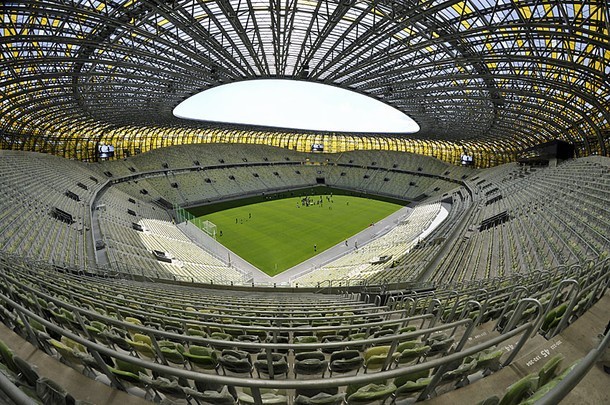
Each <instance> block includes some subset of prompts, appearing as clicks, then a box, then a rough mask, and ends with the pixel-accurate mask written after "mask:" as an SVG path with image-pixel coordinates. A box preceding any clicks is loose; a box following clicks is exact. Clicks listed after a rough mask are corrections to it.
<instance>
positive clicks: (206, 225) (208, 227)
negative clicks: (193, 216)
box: [199, 221, 216, 239]
mask: <svg viewBox="0 0 610 405" xmlns="http://www.w3.org/2000/svg"><path fill="white" fill-rule="evenodd" d="M199 228H201V230H203V232H205V233H207V234H208V235H210V236H211V237H212V238H214V239H216V225H214V223H213V222H210V221H201V223H200V224H199Z"/></svg>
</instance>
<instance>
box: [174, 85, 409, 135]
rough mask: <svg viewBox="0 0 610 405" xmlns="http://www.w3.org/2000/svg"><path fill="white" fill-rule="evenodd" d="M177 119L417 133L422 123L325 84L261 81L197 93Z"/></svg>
mask: <svg viewBox="0 0 610 405" xmlns="http://www.w3.org/2000/svg"><path fill="white" fill-rule="evenodd" d="M174 115H175V116H177V117H179V118H186V119H193V120H201V121H213V122H223V123H234V124H248V125H257V126H267V127H278V128H291V129H303V130H313V131H338V132H377V133H414V132H417V131H419V125H417V123H416V122H415V121H413V120H412V119H411V118H410V117H408V116H407V115H405V114H404V113H403V112H401V111H399V110H397V109H395V108H394V107H391V106H389V105H387V104H385V103H383V102H381V101H379V100H376V99H374V98H372V97H368V96H365V95H362V94H359V93H356V92H353V91H349V90H345V89H342V88H339V87H335V86H329V85H325V84H321V83H313V82H306V81H299V80H287V79H258V80H248V81H242V82H235V83H229V84H224V85H221V86H217V87H214V88H212V89H209V90H205V91H203V92H201V93H198V94H195V95H194V96H192V97H189V98H188V99H186V100H184V101H183V102H182V103H180V104H179V105H178V106H177V107H176V108H175V109H174Z"/></svg>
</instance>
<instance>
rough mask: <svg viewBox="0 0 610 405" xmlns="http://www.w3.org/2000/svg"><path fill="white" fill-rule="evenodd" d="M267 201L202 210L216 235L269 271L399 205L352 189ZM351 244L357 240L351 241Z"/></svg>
mask: <svg viewBox="0 0 610 405" xmlns="http://www.w3.org/2000/svg"><path fill="white" fill-rule="evenodd" d="M304 198H305V197H290V198H284V199H278V200H271V201H264V202H261V203H257V204H250V205H245V206H241V207H236V208H230V209H226V210H223V211H218V212H214V213H211V214H207V215H203V216H201V217H200V218H201V220H208V221H211V222H213V223H214V224H215V225H216V227H217V228H216V240H217V241H218V242H220V243H222V244H223V245H224V246H226V247H227V248H228V249H230V250H231V251H233V252H235V253H236V254H237V255H239V256H240V257H242V258H243V259H244V260H246V261H248V262H250V263H251V264H253V265H254V266H256V267H258V268H259V269H260V270H262V271H264V272H265V273H267V274H268V275H270V276H274V275H276V274H279V273H281V272H283V271H284V270H286V269H289V268H291V267H293V266H295V265H297V264H299V263H301V262H302V261H304V260H307V259H309V258H310V257H312V256H315V255H317V254H318V253H320V252H322V251H324V250H326V249H328V248H330V247H332V246H334V245H336V244H338V243H343V242H344V241H345V240H347V239H349V238H350V237H351V236H353V235H355V234H357V233H358V232H360V231H361V230H363V229H365V228H366V227H368V226H370V224H372V223H374V222H377V221H379V220H381V219H383V218H385V217H387V216H388V215H390V214H392V213H393V212H395V211H397V210H399V209H400V208H402V206H401V205H398V204H394V203H390V202H385V201H379V200H375V199H368V198H360V197H354V196H348V195H332V196H331V195H311V196H309V197H308V199H309V201H306V200H303V199H304ZM350 242H351V243H350V245H353V241H350Z"/></svg>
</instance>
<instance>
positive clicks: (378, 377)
mask: <svg viewBox="0 0 610 405" xmlns="http://www.w3.org/2000/svg"><path fill="white" fill-rule="evenodd" d="M3 299H4V300H5V303H6V304H8V305H9V306H10V307H12V308H13V309H15V310H17V311H18V312H20V313H21V314H22V315H23V316H24V317H25V316H27V317H28V318H32V319H35V320H36V321H38V322H40V323H41V324H42V325H44V326H45V327H46V328H48V329H50V330H52V331H54V332H57V333H59V334H61V335H64V336H66V337H67V338H69V339H72V340H74V341H75V342H77V343H80V344H82V345H84V346H85V347H87V348H88V349H89V350H90V351H91V352H95V353H97V354H103V355H106V356H110V357H112V358H115V359H119V360H123V361H126V362H129V363H132V364H135V365H137V366H141V367H144V368H146V369H148V370H151V371H153V372H156V373H158V374H160V375H173V376H176V377H179V378H180V377H182V378H186V379H188V380H194V381H205V382H209V383H214V384H224V385H231V386H236V387H251V388H258V389H261V388H277V389H295V388H301V389H308V388H310V389H311V388H317V389H321V388H329V387H340V386H347V385H352V384H363V385H364V384H368V383H372V382H379V381H382V380H386V379H389V378H396V377H400V376H403V375H406V374H410V373H414V372H419V371H423V370H429V369H436V368H437V367H439V366H441V365H445V364H450V363H454V362H457V361H460V360H462V359H464V358H465V357H467V356H472V355H474V354H476V353H478V352H480V351H482V350H484V349H487V348H489V347H492V346H496V345H498V344H499V343H501V342H504V341H505V340H508V339H511V338H513V337H514V336H517V335H519V334H522V333H524V335H526V336H527V335H529V333H530V332H531V328H532V324H531V323H527V324H524V325H521V326H519V327H517V328H515V329H513V330H511V331H509V332H507V333H504V334H501V335H499V336H496V337H494V338H491V339H489V340H487V341H485V342H483V343H480V344H478V345H475V346H472V347H469V348H466V349H464V350H462V351H460V352H455V353H452V354H448V355H445V356H442V357H440V358H436V359H432V360H429V361H425V362H422V363H419V364H416V365H412V366H407V367H398V368H394V369H390V370H384V371H379V372H376V373H372V374H361V375H356V376H344V377H334V378H333V377H330V378H316V379H311V380H300V379H286V380H272V379H269V380H264V379H256V378H244V377H233V376H224V375H216V374H205V373H198V372H194V371H191V370H186V369H182V368H176V367H171V366H167V365H164V364H159V363H154V362H151V361H148V360H143V359H140V358H138V357H134V356H131V355H129V354H127V353H123V352H117V351H115V350H113V349H111V348H109V347H107V346H104V345H100V344H98V343H95V342H92V341H90V340H88V339H86V338H83V337H81V336H80V335H78V334H75V333H73V332H71V331H69V330H66V329H63V328H61V327H59V326H57V325H55V324H53V323H51V322H49V321H47V320H46V319H45V318H42V317H40V316H39V315H37V314H36V313H34V312H32V311H30V310H28V309H27V308H25V307H23V306H21V305H19V304H17V303H16V302H14V301H13V300H11V299H8V298H5V297H3ZM468 321H469V320H468ZM460 322H462V323H464V324H467V323H468V322H467V321H466V320H464V321H460ZM440 328H441V327H440V326H439V327H436V328H433V329H440ZM409 335H410V334H408V333H407V334H404V335H397V336H394V337H393V338H391V339H399V338H403V337H408V336H409ZM182 337H184V336H182ZM382 340H386V341H387V340H388V339H387V338H385V339H384V338H375V339H368V340H360V341H355V342H351V344H352V345H353V344H354V343H357V344H358V345H363V344H367V343H376V342H379V341H382ZM217 342H218V343H223V344H225V345H227V344H229V345H231V346H237V345H236V344H237V343H240V342H233V341H232V342H225V341H217ZM240 346H245V345H244V344H242V345H240ZM285 346H291V348H293V349H311V348H312V346H314V345H312V344H298V345H285V344H284V345H280V344H278V345H273V347H274V348H278V349H280V348H284V347H285ZM331 346H332V347H335V346H337V344H336V343H335V344H333V343H328V344H318V345H317V346H316V347H331ZM256 347H261V345H260V344H256ZM516 351H518V348H516V349H515V352H516Z"/></svg>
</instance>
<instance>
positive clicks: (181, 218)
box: [174, 205, 216, 239]
mask: <svg viewBox="0 0 610 405" xmlns="http://www.w3.org/2000/svg"><path fill="white" fill-rule="evenodd" d="M174 213H175V217H176V221H177V222H178V223H181V222H185V221H186V222H191V223H193V225H195V226H196V227H198V228H199V229H201V230H202V231H203V232H205V233H207V234H208V235H210V236H211V237H212V238H214V239H216V225H215V224H214V223H213V222H210V221H202V220H201V219H199V218H195V217H194V216H193V215H192V214H191V213H190V212H188V211H187V210H185V209H184V208H181V207H180V206H178V205H174Z"/></svg>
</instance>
